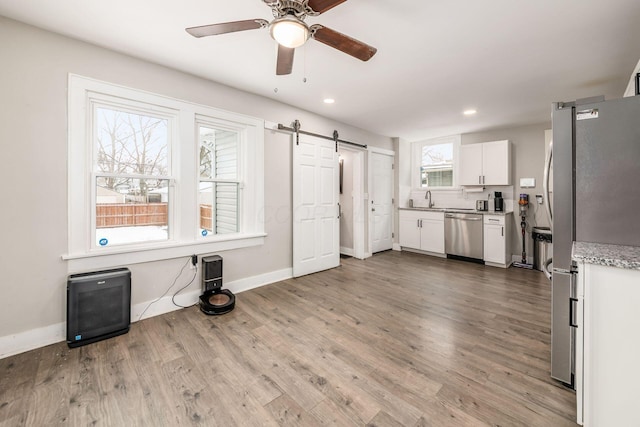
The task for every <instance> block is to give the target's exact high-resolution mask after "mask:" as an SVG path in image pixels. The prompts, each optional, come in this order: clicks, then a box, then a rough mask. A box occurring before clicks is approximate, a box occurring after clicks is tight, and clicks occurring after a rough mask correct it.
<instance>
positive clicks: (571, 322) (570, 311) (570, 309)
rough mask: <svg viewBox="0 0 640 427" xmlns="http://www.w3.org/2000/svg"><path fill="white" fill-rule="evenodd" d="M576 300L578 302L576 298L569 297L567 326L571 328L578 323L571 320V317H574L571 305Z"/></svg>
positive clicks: (572, 305)
mask: <svg viewBox="0 0 640 427" xmlns="http://www.w3.org/2000/svg"><path fill="white" fill-rule="evenodd" d="M576 302H578V298H569V326H571V327H572V328H577V327H578V323H577V322H574V321H573V318H574V317H575V315H574V312H573V307H574V303H576Z"/></svg>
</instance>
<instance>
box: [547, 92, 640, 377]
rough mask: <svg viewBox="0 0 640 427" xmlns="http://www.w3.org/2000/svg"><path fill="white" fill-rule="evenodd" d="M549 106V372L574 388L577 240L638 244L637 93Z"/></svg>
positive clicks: (639, 122) (639, 100) (639, 136)
mask: <svg viewBox="0 0 640 427" xmlns="http://www.w3.org/2000/svg"><path fill="white" fill-rule="evenodd" d="M552 109H553V111H552V120H553V123H552V124H553V139H552V143H551V144H552V146H551V147H550V149H549V154H548V157H547V162H548V163H547V165H546V167H545V191H546V193H547V200H550V201H551V203H550V204H549V203H547V206H549V207H550V208H549V216H550V217H551V224H552V233H553V260H552V262H551V266H552V269H551V270H552V271H551V272H550V275H551V288H552V292H551V293H552V313H551V376H552V377H553V378H555V379H557V380H559V381H562V382H563V383H566V384H568V385H571V386H573V384H574V381H573V376H574V373H575V367H574V364H575V347H574V343H575V328H576V319H575V318H574V313H575V308H576V306H575V303H576V302H577V300H576V299H575V298H576V266H575V264H574V263H573V262H572V260H571V248H572V245H573V242H574V241H582V242H596V243H610V244H620V245H631V246H640V233H639V232H638V231H637V230H638V229H640V216H639V215H638V212H640V96H635V97H629V98H622V99H616V100H610V101H604V99H603V98H602V97H600V98H592V99H588V100H583V101H576V102H570V103H555V104H553V107H552ZM550 175H552V182H551V183H549V176H550ZM549 187H551V189H552V191H551V194H550V191H549V190H550V188H549ZM550 196H551V197H550ZM551 208H553V209H551Z"/></svg>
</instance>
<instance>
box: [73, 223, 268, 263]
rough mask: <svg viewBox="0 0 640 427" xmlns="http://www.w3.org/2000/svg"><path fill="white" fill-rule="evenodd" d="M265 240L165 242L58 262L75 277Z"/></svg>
mask: <svg viewBox="0 0 640 427" xmlns="http://www.w3.org/2000/svg"><path fill="white" fill-rule="evenodd" d="M266 236H267V235H266V233H255V234H242V235H233V236H232V237H231V236H229V237H224V236H218V237H216V238H215V240H214V238H212V239H207V240H202V241H194V242H188V243H181V242H166V243H162V244H158V245H154V246H153V247H148V246H147V247H121V248H117V249H116V248H114V249H110V250H94V251H91V252H87V253H81V254H65V255H62V259H63V260H64V261H67V262H68V263H67V269H68V271H69V273H75V272H83V271H87V270H96V269H105V268H112V267H122V266H126V265H131V264H139V263H143V262H152V261H161V260H165V259H171V258H180V257H186V256H190V255H193V254H195V255H202V254H209V253H214V252H221V251H228V250H232V249H240V248H247V247H251V246H259V245H263V244H264V238H265V237H266Z"/></svg>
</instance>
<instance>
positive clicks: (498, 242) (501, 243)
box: [483, 213, 511, 268]
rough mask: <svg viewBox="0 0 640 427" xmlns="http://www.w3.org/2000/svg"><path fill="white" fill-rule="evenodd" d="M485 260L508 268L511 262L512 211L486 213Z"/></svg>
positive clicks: (484, 220)
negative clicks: (499, 213)
mask: <svg viewBox="0 0 640 427" xmlns="http://www.w3.org/2000/svg"><path fill="white" fill-rule="evenodd" d="M483 222H484V230H483V231H484V234H483V250H484V255H483V260H484V262H485V264H488V265H494V266H498V267H503V268H506V267H508V266H509V265H510V264H511V250H510V249H511V247H510V245H509V242H510V238H509V236H510V235H511V233H510V230H511V213H508V214H506V215H484V218H483Z"/></svg>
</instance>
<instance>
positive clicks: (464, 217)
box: [444, 214, 482, 221]
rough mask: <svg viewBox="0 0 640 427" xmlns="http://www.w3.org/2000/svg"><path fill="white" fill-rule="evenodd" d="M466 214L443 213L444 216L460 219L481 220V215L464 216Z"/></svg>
mask: <svg viewBox="0 0 640 427" xmlns="http://www.w3.org/2000/svg"><path fill="white" fill-rule="evenodd" d="M465 215H466V214H461V215H456V214H445V215H444V217H445V218H453V219H459V220H461V221H482V216H479V217H478V216H476V217H468V216H465Z"/></svg>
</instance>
